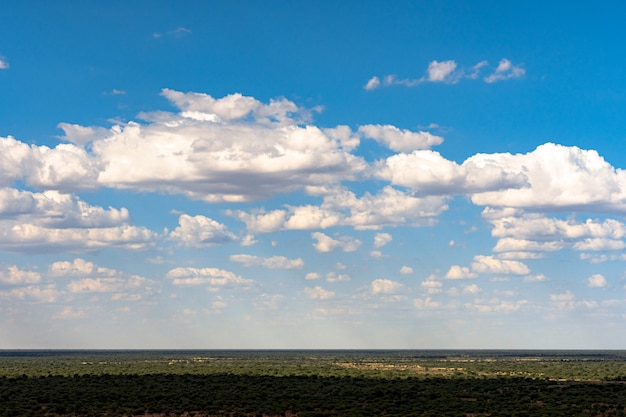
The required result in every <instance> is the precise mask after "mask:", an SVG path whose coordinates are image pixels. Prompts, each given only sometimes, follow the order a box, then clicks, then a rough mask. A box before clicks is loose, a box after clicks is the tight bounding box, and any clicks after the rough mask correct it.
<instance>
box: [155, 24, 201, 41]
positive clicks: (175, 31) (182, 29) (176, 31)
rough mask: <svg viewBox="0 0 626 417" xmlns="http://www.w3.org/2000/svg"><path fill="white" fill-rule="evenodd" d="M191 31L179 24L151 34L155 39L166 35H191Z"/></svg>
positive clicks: (175, 36) (177, 36)
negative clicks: (162, 31) (165, 30)
mask: <svg viewBox="0 0 626 417" xmlns="http://www.w3.org/2000/svg"><path fill="white" fill-rule="evenodd" d="M191 33H192V32H191V29H188V28H186V27H182V26H179V27H177V28H176V29H172V30H168V31H167V32H164V33H161V32H154V33H153V34H152V37H153V38H155V39H159V38H162V37H163V36H168V37H173V38H182V37H185V36H189V35H191Z"/></svg>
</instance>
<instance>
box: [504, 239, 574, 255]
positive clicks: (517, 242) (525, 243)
mask: <svg viewBox="0 0 626 417" xmlns="http://www.w3.org/2000/svg"><path fill="white" fill-rule="evenodd" d="M564 247H565V243H564V242H562V241H552V242H537V241H533V240H526V239H514V238H510V237H505V238H502V239H499V240H498V243H496V246H495V247H494V248H493V251H494V252H532V251H548V252H551V251H558V250H561V249H563V248H564Z"/></svg>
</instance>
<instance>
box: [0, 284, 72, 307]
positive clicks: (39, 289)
mask: <svg viewBox="0 0 626 417" xmlns="http://www.w3.org/2000/svg"><path fill="white" fill-rule="evenodd" d="M59 296H61V292H60V291H59V290H57V289H56V288H55V287H54V285H50V284H48V285H42V286H34V285H28V286H26V287H18V288H12V289H10V290H7V291H0V297H4V298H6V299H9V300H15V299H18V300H23V301H27V302H33V303H54V302H55V301H57V299H58V298H59Z"/></svg>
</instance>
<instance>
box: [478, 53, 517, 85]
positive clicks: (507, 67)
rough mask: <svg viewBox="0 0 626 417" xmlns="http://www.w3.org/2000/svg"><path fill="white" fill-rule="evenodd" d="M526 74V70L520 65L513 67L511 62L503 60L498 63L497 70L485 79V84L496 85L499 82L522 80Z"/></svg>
mask: <svg viewBox="0 0 626 417" xmlns="http://www.w3.org/2000/svg"><path fill="white" fill-rule="evenodd" d="M525 74H526V70H525V69H524V68H522V67H520V66H519V65H513V63H512V62H511V61H509V60H508V59H506V58H503V59H501V60H500V62H499V63H498V67H497V68H496V70H495V71H494V72H493V73H492V74H491V75H489V76H487V77H485V82H487V83H495V82H497V81H502V80H509V79H512V78H521V77H523V76H524V75H525Z"/></svg>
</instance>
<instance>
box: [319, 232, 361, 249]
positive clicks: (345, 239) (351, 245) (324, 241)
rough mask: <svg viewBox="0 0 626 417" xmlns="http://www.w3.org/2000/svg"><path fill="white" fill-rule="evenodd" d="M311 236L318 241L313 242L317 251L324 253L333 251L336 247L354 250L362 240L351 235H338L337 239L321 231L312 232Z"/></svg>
mask: <svg viewBox="0 0 626 417" xmlns="http://www.w3.org/2000/svg"><path fill="white" fill-rule="evenodd" d="M311 237H312V238H313V239H315V240H316V241H317V242H315V243H314V244H313V247H314V248H315V250H316V251H318V252H322V253H328V252H332V251H334V250H336V249H340V250H342V251H343V252H354V251H355V250H357V249H358V248H359V246H361V241H360V240H358V239H355V238H353V237H350V236H336V237H337V239H333V238H332V237H330V236H328V235H326V234H324V233H321V232H314V233H311Z"/></svg>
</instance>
